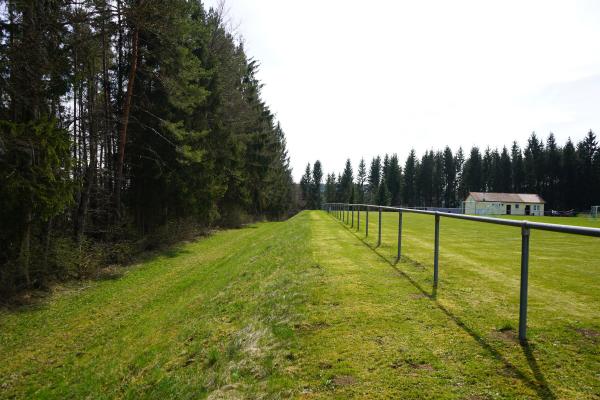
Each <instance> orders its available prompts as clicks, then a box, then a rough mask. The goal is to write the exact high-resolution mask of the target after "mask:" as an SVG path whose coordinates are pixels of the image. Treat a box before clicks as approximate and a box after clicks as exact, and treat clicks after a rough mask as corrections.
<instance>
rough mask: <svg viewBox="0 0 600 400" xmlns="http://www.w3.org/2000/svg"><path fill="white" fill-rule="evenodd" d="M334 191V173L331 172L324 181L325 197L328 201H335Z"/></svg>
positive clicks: (335, 191) (335, 189)
mask: <svg viewBox="0 0 600 400" xmlns="http://www.w3.org/2000/svg"><path fill="white" fill-rule="evenodd" d="M336 193H337V188H336V182H335V174H334V173H333V172H332V173H331V174H327V182H326V183H325V199H326V200H327V202H328V203H334V202H335V201H336Z"/></svg>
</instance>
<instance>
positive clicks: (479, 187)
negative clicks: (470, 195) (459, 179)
mask: <svg viewBox="0 0 600 400" xmlns="http://www.w3.org/2000/svg"><path fill="white" fill-rule="evenodd" d="M464 180H465V187H466V190H467V191H468V192H481V191H483V190H484V182H483V176H482V159H481V153H480V152H479V148H478V147H473V148H471V153H470V155H469V159H468V160H467V161H465V170H464Z"/></svg>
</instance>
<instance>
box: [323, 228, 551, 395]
mask: <svg viewBox="0 0 600 400" xmlns="http://www.w3.org/2000/svg"><path fill="white" fill-rule="evenodd" d="M333 218H334V219H336V218H335V217H333ZM336 220H337V219H336ZM338 222H339V223H340V224H341V225H343V226H344V227H345V228H346V230H348V232H350V233H351V234H352V235H354V237H356V238H357V239H359V240H360V241H361V242H362V243H363V244H364V245H365V246H366V247H368V248H369V249H370V250H372V251H373V253H375V254H376V255H377V256H378V257H379V258H381V259H382V260H383V261H385V262H386V263H387V264H389V265H390V266H391V267H392V268H393V269H394V270H395V271H396V272H397V273H398V274H399V275H400V276H402V277H403V278H405V279H406V280H408V281H409V282H410V283H411V284H412V285H413V286H414V287H415V288H416V289H417V290H418V291H419V292H421V294H423V296H425V297H427V298H429V299H430V300H431V301H432V302H433V303H434V304H435V305H436V307H437V308H438V309H439V310H440V311H442V312H443V313H444V314H445V315H446V316H447V317H448V318H449V319H451V320H452V321H453V322H454V323H455V324H456V325H457V326H458V327H459V328H461V329H462V330H464V331H465V332H466V333H467V334H468V335H469V336H471V337H472V338H473V339H474V340H475V341H476V342H477V343H478V344H479V345H480V346H481V347H482V348H483V349H484V350H486V351H487V352H488V353H489V354H490V355H491V356H492V357H494V358H495V359H496V360H498V361H500V362H501V363H502V364H504V368H505V369H506V370H508V371H510V372H511V373H512V374H513V375H514V376H515V377H517V378H519V379H520V380H521V381H523V383H525V384H526V385H527V386H529V387H530V388H531V389H532V390H534V391H535V392H536V393H537V395H538V396H539V398H541V399H544V400H552V399H556V395H555V394H554V393H553V392H552V390H551V389H550V386H549V385H548V382H547V381H546V378H545V377H544V374H543V373H542V371H541V369H540V367H539V365H538V363H537V360H536V359H535V356H534V354H533V351H532V348H531V346H530V345H529V344H528V343H525V344H522V345H521V347H522V349H523V354H524V356H525V358H526V359H527V363H528V364H529V368H530V369H531V372H532V373H533V378H534V379H532V378H531V377H530V376H528V375H527V374H526V373H525V372H523V371H522V370H520V369H519V368H518V367H517V366H515V365H513V364H512V363H511V362H510V361H509V360H507V359H506V358H505V357H504V356H503V355H502V354H501V353H500V352H499V351H498V350H497V349H496V348H494V347H493V346H492V345H491V344H490V343H489V342H487V341H486V340H485V338H483V337H482V336H481V335H479V334H478V333H477V332H476V331H475V330H473V329H472V328H470V327H469V326H467V325H466V324H465V323H464V322H463V321H462V320H461V319H460V318H459V317H458V316H456V315H455V314H453V313H452V312H450V310H448V309H447V308H446V307H444V306H443V305H442V304H440V303H439V301H438V300H437V286H433V288H432V290H431V292H429V291H428V290H425V288H423V287H422V286H421V285H420V284H419V283H418V282H417V281H415V280H414V279H413V278H412V277H411V276H410V275H408V274H407V273H406V272H404V271H402V270H401V269H399V268H398V266H397V264H398V263H399V260H396V259H395V258H394V259H390V258H388V257H386V256H385V255H383V254H381V253H380V252H378V251H377V248H378V247H379V246H376V245H371V244H370V243H368V242H367V241H366V240H365V238H363V237H360V236H359V235H357V232H356V231H354V230H353V229H351V228H350V227H349V226H348V225H346V224H345V223H343V222H341V221H339V220H338ZM402 262H406V263H409V264H413V265H416V266H419V267H423V268H425V265H423V264H421V263H419V262H418V261H415V260H412V259H411V258H409V257H406V256H402Z"/></svg>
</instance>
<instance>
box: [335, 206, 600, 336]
mask: <svg viewBox="0 0 600 400" xmlns="http://www.w3.org/2000/svg"><path fill="white" fill-rule="evenodd" d="M343 206H348V207H350V206H352V209H353V210H354V207H356V208H357V210H358V224H357V229H358V230H360V209H361V208H364V209H365V213H366V222H365V236H366V237H368V236H369V208H377V210H378V211H379V227H378V237H377V246H381V225H382V224H381V213H382V211H397V212H398V254H397V259H398V261H399V260H400V257H401V256H402V216H403V213H414V214H426V215H433V216H434V217H435V233H434V250H433V285H434V287H435V288H437V285H438V278H439V255H440V219H441V217H445V218H454V219H462V220H466V221H473V222H483V223H488V224H496V225H504V226H512V227H518V228H521V284H520V294H519V340H520V341H521V342H522V343H524V342H526V340H527V296H528V294H527V290H528V280H529V237H530V236H531V230H532V229H537V230H541V231H549V232H558V233H567V234H572V235H583V236H592V237H600V229H598V228H590V227H585V226H573V225H561V224H547V223H543V222H531V221H526V220H511V219H502V218H492V217H480V216H476V215H465V214H452V213H446V212H439V211H429V210H416V209H412V208H404V207H390V206H378V205H373V204H348V203H326V204H325V209H326V210H327V211H328V212H329V213H331V212H332V211H334V210H336V209H343ZM336 215H337V217H338V219H342V220H343V215H342V216H340V214H339V213H337V214H336ZM340 217H342V218H340ZM353 223H354V222H353Z"/></svg>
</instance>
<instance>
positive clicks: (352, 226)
mask: <svg viewBox="0 0 600 400" xmlns="http://www.w3.org/2000/svg"><path fill="white" fill-rule="evenodd" d="M350 207H352V225H350V228H354V205H351V206H350Z"/></svg>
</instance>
